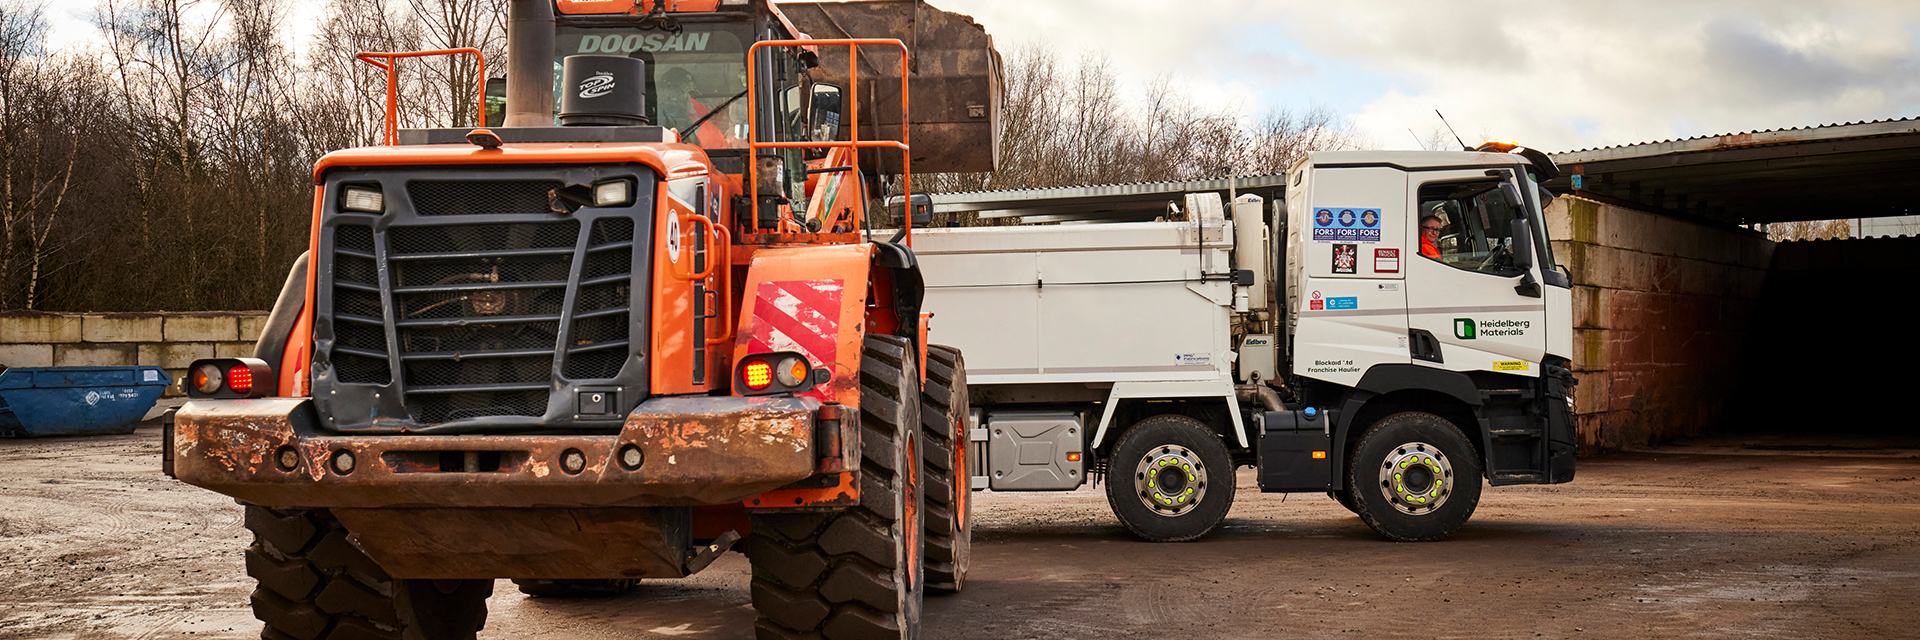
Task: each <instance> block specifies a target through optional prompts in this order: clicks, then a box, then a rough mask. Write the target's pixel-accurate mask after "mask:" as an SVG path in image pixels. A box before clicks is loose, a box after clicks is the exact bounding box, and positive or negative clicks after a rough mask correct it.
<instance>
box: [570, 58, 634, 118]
mask: <svg viewBox="0 0 1920 640" xmlns="http://www.w3.org/2000/svg"><path fill="white" fill-rule="evenodd" d="M561 65H562V71H561V72H560V77H561V84H560V91H561V94H560V124H561V126H567V127H582V126H585V127H617V126H631V125H643V124H648V121H647V115H646V114H647V112H646V109H647V63H646V62H644V61H641V60H640V59H638V58H628V57H625V56H567V58H566V60H565V61H563V62H562V63H561Z"/></svg>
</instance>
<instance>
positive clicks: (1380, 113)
mask: <svg viewBox="0 0 1920 640" xmlns="http://www.w3.org/2000/svg"><path fill="white" fill-rule="evenodd" d="M1287 18H1288V19H1289V21H1290V22H1291V23H1293V24H1294V25H1295V27H1296V29H1295V33H1296V34H1297V35H1299V36H1300V37H1302V38H1304V39H1306V40H1307V41H1309V42H1311V43H1312V44H1311V46H1312V47H1313V49H1314V50H1315V51H1316V52H1318V53H1320V54H1322V55H1328V56H1332V55H1350V56H1354V57H1355V59H1356V60H1357V61H1359V63H1360V64H1363V65H1365V66H1366V67H1368V68H1369V69H1371V70H1373V71H1375V72H1378V73H1382V74H1385V75H1390V76H1393V77H1395V78H1398V79H1399V80H1400V81H1401V82H1402V86H1403V87H1404V90H1403V91H1400V92H1390V93H1388V94H1386V95H1383V96H1381V97H1379V98H1377V99H1375V100H1372V101H1371V102H1369V103H1368V104H1367V105H1366V106H1365V107H1364V108H1363V109H1361V110H1360V111H1359V112H1357V113H1355V114H1353V117H1354V121H1355V122H1356V123H1357V124H1358V125H1359V126H1361V127H1362V128H1364V129H1367V130H1370V131H1373V132H1375V133H1376V135H1381V139H1382V140H1383V141H1384V142H1386V143H1387V145H1388V146H1400V145H1399V144H1396V143H1398V142H1399V141H1402V140H1404V141H1406V143H1408V146H1410V143H1411V139H1410V138H1408V137H1407V136H1406V135H1405V134H1404V133H1401V135H1399V136H1398V137H1397V138H1395V137H1394V136H1392V135H1390V134H1391V133H1392V132H1403V131H1404V130H1405V129H1406V128H1408V127H1412V128H1414V129H1416V130H1421V131H1424V130H1427V129H1430V128H1431V126H1432V125H1433V123H1434V122H1435V118H1434V117H1433V110H1434V109H1436V108H1437V109H1441V110H1443V111H1445V112H1446V113H1447V116H1448V119H1449V120H1452V121H1453V123H1454V125H1455V127H1456V128H1458V129H1460V130H1461V133H1462V134H1463V135H1467V134H1477V133H1479V132H1480V131H1483V130H1484V131H1487V132H1490V133H1492V134H1494V135H1496V136H1499V137H1505V138H1511V139H1514V140H1519V141H1521V142H1523V143H1526V144H1530V145H1533V146H1537V147H1541V148H1546V149H1554V150H1563V149H1572V148H1578V147H1588V146H1604V145H1615V144H1629V143H1633V142H1641V141H1647V140H1655V139H1663V138H1671V137H1682V136H1694V135H1706V134H1713V133H1725V132H1732V131H1739V130H1747V129H1764V128H1778V127H1792V126H1805V125H1812V124H1819V123H1825V122H1832V121H1846V120H1864V119H1878V118H1889V117H1899V116H1902V115H1911V114H1913V112H1914V110H1915V109H1916V108H1917V107H1920V77H1916V76H1915V74H1914V71H1916V70H1920V69H1916V66H1920V65H1917V64H1916V61H1920V51H1916V47H1915V44H1916V43H1915V35H1914V34H1915V32H1916V31H1915V29H1916V27H1920V6H1913V5H1906V4H1894V3H1889V2H1820V3H1805V2H1774V3H1755V2H1731V1H1728V2H1684V3H1676V2H1648V1H1635V2H1614V3H1607V4H1605V5H1591V4H1586V3H1577V4H1576V3H1537V2H1506V1H1492V0H1487V1H1480V2H1464V3H1460V2H1455V3H1444V4H1442V3H1419V2H1405V3H1402V2H1391V3H1368V4H1366V5H1364V6H1360V5H1354V4H1344V5H1340V6H1338V7H1337V8H1336V7H1330V6H1321V5H1305V4H1302V5H1293V6H1292V7H1291V10H1290V11H1289V12H1288V15H1287ZM1309 24H1313V25H1338V27H1337V28H1334V29H1325V28H1311V29H1309V28H1304V27H1303V25H1309ZM1355 39H1359V40H1363V41H1365V42H1367V44H1368V46H1366V47H1364V48H1363V49H1361V50H1358V51H1356V50H1355V49H1354V48H1353V47H1351V46H1347V44H1348V43H1350V42H1352V41H1353V40H1355ZM1469 142H1472V141H1471V140H1470V141H1469Z"/></svg>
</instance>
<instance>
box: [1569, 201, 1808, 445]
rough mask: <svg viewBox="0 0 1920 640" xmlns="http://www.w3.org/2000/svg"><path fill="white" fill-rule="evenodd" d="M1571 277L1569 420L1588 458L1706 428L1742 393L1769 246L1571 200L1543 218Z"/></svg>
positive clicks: (1760, 239) (1739, 234) (1714, 229)
mask: <svg viewBox="0 0 1920 640" xmlns="http://www.w3.org/2000/svg"><path fill="white" fill-rule="evenodd" d="M1547 225H1548V233H1549V237H1551V238H1552V239H1553V240H1552V242H1553V250H1554V257H1555V258H1556V259H1557V260H1558V261H1559V262H1560V263H1561V264H1564V265H1566V266H1567V267H1568V268H1569V269H1570V270H1571V271H1572V272H1573V282H1574V291H1573V328H1574V354H1573V366H1574V371H1575V375H1576V377H1578V378H1579V379H1580V386H1579V387H1578V388H1577V390H1576V394H1577V395H1576V402H1575V406H1574V414H1575V420H1576V422H1577V424H1578V427H1579V433H1580V439H1581V443H1580V444H1581V448H1582V449H1583V450H1586V451H1593V450H1599V449H1618V448H1622V447H1632V446H1645V445H1651V444H1656V443H1660V442H1663V441H1666V440H1671V439H1673V438H1676V437H1681V436H1691V435H1699V434H1701V433H1703V432H1705V431H1707V430H1709V429H1713V428H1714V427H1715V426H1716V425H1718V423H1719V422H1720V420H1721V418H1722V417H1723V416H1724V415H1725V411H1726V408H1727V404H1728V402H1729V401H1730V400H1731V399H1732V398H1733V397H1734V395H1735V393H1736V392H1737V391H1738V389H1739V387H1740V384H1741V382H1742V380H1741V376H1740V375H1739V374H1738V373H1739V368H1740V364H1741V357H1742V356H1741V350H1742V348H1743V347H1745V346H1746V343H1747V341H1748V337H1749V335H1750V333H1751V332H1752V330H1753V324H1754V320H1755V317H1754V316H1755V309H1756V305H1757V301H1758V299H1759V298H1760V296H1761V291H1762V288H1763V287H1764V285H1765V284H1766V281H1767V277H1768V267H1769V265H1770V262H1771V260H1772V257H1773V251H1774V243H1773V242H1771V241H1769V240H1767V239H1766V236H1765V235H1763V234H1760V233H1757V232H1753V231H1749V230H1746V229H1740V228H1736V227H1728V226H1719V225H1711V224H1705V223H1695V222H1690V221H1686V220H1681V219H1677V218H1672V217H1668V216H1664V215H1660V214H1655V213H1649V212H1645V211H1638V210H1634V209H1629V208H1626V207H1621V206H1615V205H1612V204H1606V203H1601V202H1596V201H1593V200H1587V199H1583V198H1576V197H1561V198H1558V199H1556V200H1554V202H1553V204H1552V206H1550V207H1549V208H1548V209H1547Z"/></svg>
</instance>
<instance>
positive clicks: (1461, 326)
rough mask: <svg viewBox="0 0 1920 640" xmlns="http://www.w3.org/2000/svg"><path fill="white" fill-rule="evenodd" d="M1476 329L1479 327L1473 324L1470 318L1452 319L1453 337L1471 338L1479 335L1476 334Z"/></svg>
mask: <svg viewBox="0 0 1920 640" xmlns="http://www.w3.org/2000/svg"><path fill="white" fill-rule="evenodd" d="M1478 330H1479V327H1478V326H1476V325H1474V324H1473V319H1472V318H1454V319H1453V337H1455V338H1458V339H1461V340H1472V339H1474V338H1477V337H1479V336H1478V335H1476V332H1477V331H1478Z"/></svg>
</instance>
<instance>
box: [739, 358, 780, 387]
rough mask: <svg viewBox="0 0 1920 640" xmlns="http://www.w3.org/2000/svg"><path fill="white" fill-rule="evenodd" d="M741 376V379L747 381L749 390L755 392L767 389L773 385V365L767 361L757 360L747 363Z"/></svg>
mask: <svg viewBox="0 0 1920 640" xmlns="http://www.w3.org/2000/svg"><path fill="white" fill-rule="evenodd" d="M740 374H741V375H740V378H741V379H742V380H744V381H746V383H747V388H748V389H752V390H754V391H759V390H761V389H765V388H767V385H771V384H773V365H770V364H767V361H765V360H755V361H753V362H749V363H747V366H746V368H745V369H742V370H741V371H740Z"/></svg>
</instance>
